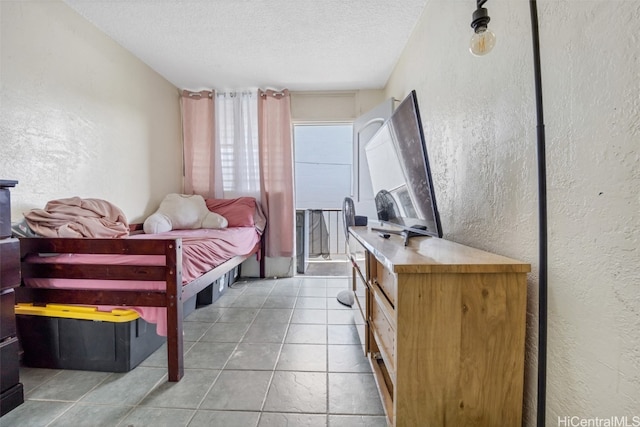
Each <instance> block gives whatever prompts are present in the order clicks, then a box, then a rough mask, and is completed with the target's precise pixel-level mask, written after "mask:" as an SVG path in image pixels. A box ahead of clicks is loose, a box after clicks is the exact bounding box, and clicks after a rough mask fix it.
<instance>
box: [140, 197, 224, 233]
mask: <svg viewBox="0 0 640 427" xmlns="http://www.w3.org/2000/svg"><path fill="white" fill-rule="evenodd" d="M228 224H229V223H228V222H227V219H226V218H225V217H223V216H222V215H219V214H217V213H215V212H211V211H210V210H209V209H208V208H207V205H206V203H205V201H204V198H203V197H202V196H199V195H197V194H193V195H188V194H176V193H171V194H167V195H166V196H165V198H164V200H162V203H160V207H159V208H158V210H157V211H156V212H155V213H153V214H151V215H150V216H149V217H148V218H147V219H146V220H145V221H144V224H143V229H144V232H145V233H147V234H156V233H163V232H165V231H171V230H192V229H195V228H226V227H227V225H228Z"/></svg>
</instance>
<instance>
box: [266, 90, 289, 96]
mask: <svg viewBox="0 0 640 427" xmlns="http://www.w3.org/2000/svg"><path fill="white" fill-rule="evenodd" d="M269 95H272V96H284V95H285V93H284V91H283V92H275V91H274V92H271V93H269ZM260 96H267V92H260Z"/></svg>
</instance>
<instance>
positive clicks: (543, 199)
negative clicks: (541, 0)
mask: <svg viewBox="0 0 640 427" xmlns="http://www.w3.org/2000/svg"><path fill="white" fill-rule="evenodd" d="M529 10H530V12H531V38H532V41H533V69H534V79H535V97H536V117H537V124H536V132H537V150H538V217H539V218H538V221H539V233H540V235H539V251H540V252H539V263H540V271H539V275H540V277H539V284H538V397H537V412H536V413H537V426H538V427H544V425H545V417H546V400H547V171H546V169H547V166H546V152H545V145H546V143H545V133H544V116H543V111H542V77H541V72H540V38H539V32H538V7H537V3H536V0H529Z"/></svg>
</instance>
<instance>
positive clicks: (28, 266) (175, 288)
mask: <svg viewBox="0 0 640 427" xmlns="http://www.w3.org/2000/svg"><path fill="white" fill-rule="evenodd" d="M261 240H262V239H261ZM257 251H260V253H261V256H260V276H261V277H264V268H265V267H264V265H265V261H264V259H265V258H264V242H263V241H261V242H260V243H259V244H258V245H256V247H255V248H254V250H253V252H252V253H250V254H247V255H242V256H236V257H234V258H231V259H230V260H228V261H226V262H224V263H223V264H221V265H219V266H218V267H215V268H214V269H212V270H210V271H208V272H207V273H205V274H203V275H202V276H200V277H198V278H196V279H195V280H193V281H191V282H190V283H188V284H185V285H183V284H182V239H180V238H176V239H92V238H43V237H35V238H20V259H21V272H22V280H23V283H22V286H20V287H18V288H16V289H15V291H16V302H33V303H34V304H45V303H59V304H87V305H122V306H143V307H166V308H167V354H168V365H169V366H168V368H169V381H171V382H177V381H180V379H181V378H182V376H183V375H184V358H183V333H182V317H183V307H182V305H183V301H186V300H188V299H189V298H191V297H193V296H194V295H196V294H197V293H198V292H200V291H201V290H203V289H205V288H206V287H207V286H209V285H210V284H211V283H213V282H214V281H215V280H216V279H218V278H219V277H221V276H222V275H223V274H225V273H227V272H229V271H231V270H233V269H234V268H235V267H236V266H238V265H240V264H241V263H242V262H243V261H244V260H246V259H247V258H249V257H251V256H252V255H254V254H256V252H257ZM42 253H75V254H129V255H164V256H165V259H166V262H165V265H163V266H141V265H100V264H83V265H73V264H62V263H58V264H56V263H51V264H42V263H29V262H26V261H25V257H26V256H27V255H29V254H42ZM29 278H67V279H87V280H88V279H111V280H133V281H164V282H166V288H165V289H163V290H157V291H140V290H130V291H129V290H75V289H74V290H72V289H50V288H29V287H25V286H24V279H29Z"/></svg>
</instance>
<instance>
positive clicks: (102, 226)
mask: <svg viewBox="0 0 640 427" xmlns="http://www.w3.org/2000/svg"><path fill="white" fill-rule="evenodd" d="M24 217H25V219H26V221H27V223H28V224H29V227H31V230H33V232H34V233H36V234H38V235H40V236H43V237H93V238H115V237H125V236H128V235H129V223H128V221H127V218H126V217H125V215H124V213H123V212H122V210H120V208H118V207H117V206H115V205H114V204H112V203H110V202H108V201H106V200H101V199H82V198H80V197H70V198H66V199H57V200H51V201H49V202H47V204H46V206H45V207H44V209H32V210H31V211H29V212H27V213H25V214H24Z"/></svg>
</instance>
